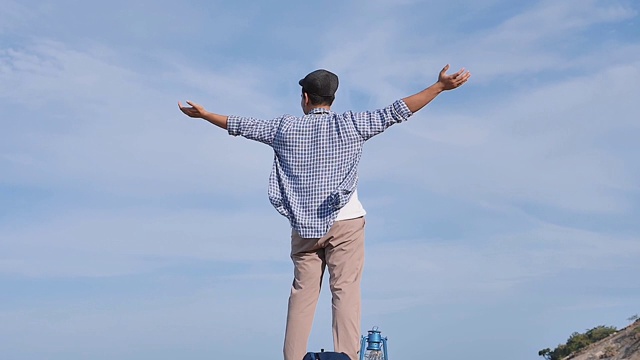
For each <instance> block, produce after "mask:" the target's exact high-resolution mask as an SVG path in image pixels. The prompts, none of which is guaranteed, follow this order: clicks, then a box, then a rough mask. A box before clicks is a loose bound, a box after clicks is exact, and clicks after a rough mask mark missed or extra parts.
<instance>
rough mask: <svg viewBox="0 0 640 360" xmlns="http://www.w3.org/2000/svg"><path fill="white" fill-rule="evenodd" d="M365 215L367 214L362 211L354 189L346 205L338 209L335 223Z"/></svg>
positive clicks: (356, 191)
mask: <svg viewBox="0 0 640 360" xmlns="http://www.w3.org/2000/svg"><path fill="white" fill-rule="evenodd" d="M366 213H367V212H366V211H364V208H363V207H362V204H361V203H360V200H358V189H356V190H354V191H353V194H352V195H351V198H350V199H349V201H348V202H347V204H346V205H345V206H344V207H343V208H342V209H340V212H339V213H338V217H336V221H340V220H349V219H355V218H359V217H361V216H365V215H366Z"/></svg>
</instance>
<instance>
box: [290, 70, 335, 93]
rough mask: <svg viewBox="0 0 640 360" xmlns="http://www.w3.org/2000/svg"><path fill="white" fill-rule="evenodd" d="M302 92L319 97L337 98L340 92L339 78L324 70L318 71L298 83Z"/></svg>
mask: <svg viewBox="0 0 640 360" xmlns="http://www.w3.org/2000/svg"><path fill="white" fill-rule="evenodd" d="M298 84H300V86H302V91H304V92H306V93H309V94H316V95H319V96H335V94H336V90H338V76H337V75H336V74H334V73H332V72H331V71H327V70H324V69H320V70H316V71H314V72H311V73H309V75H307V76H305V77H304V79H302V80H300V81H299V82H298Z"/></svg>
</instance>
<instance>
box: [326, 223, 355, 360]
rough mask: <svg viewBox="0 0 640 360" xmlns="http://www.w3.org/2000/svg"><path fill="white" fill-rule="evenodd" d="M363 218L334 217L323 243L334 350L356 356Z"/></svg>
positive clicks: (353, 359) (351, 356)
mask: <svg viewBox="0 0 640 360" xmlns="http://www.w3.org/2000/svg"><path fill="white" fill-rule="evenodd" d="M364 226H365V220H364V218H362V217H361V218H357V219H349V220H342V221H337V222H336V223H335V224H334V225H333V227H332V229H331V231H330V234H331V235H332V236H331V237H330V238H329V242H328V244H326V245H325V259H326V262H327V267H328V269H329V275H330V281H329V283H330V286H331V295H332V299H331V303H332V315H333V343H334V348H335V351H336V352H344V353H346V354H347V355H348V356H349V357H350V358H351V359H352V360H357V359H358V352H359V350H360V318H361V307H360V280H361V278H362V269H363V267H364Z"/></svg>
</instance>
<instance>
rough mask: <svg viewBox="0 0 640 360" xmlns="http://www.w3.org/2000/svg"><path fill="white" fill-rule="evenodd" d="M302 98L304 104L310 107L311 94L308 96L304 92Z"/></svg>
mask: <svg viewBox="0 0 640 360" xmlns="http://www.w3.org/2000/svg"><path fill="white" fill-rule="evenodd" d="M302 97H303V98H304V104H305V105H309V94H307V93H306V92H303V93H302Z"/></svg>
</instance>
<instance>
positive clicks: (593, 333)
mask: <svg viewBox="0 0 640 360" xmlns="http://www.w3.org/2000/svg"><path fill="white" fill-rule="evenodd" d="M627 320H628V321H631V322H632V323H634V324H636V323H640V317H638V315H633V316H631V317H630V318H628V319H627ZM617 331H618V330H617V329H616V328H615V327H613V326H604V325H600V326H596V327H594V328H593V329H590V330H587V331H586V332H585V333H578V332H574V333H573V334H571V336H570V337H569V339H567V342H566V343H564V344H560V345H558V347H556V348H555V349H553V350H551V349H549V348H546V349H542V350H540V351H538V355H539V356H542V357H544V358H545V359H546V360H561V359H563V358H565V357H567V356H569V355H571V354H573V353H575V352H578V351H580V350H582V349H584V348H586V347H587V346H589V345H591V344H593V343H596V342H598V341H600V340H602V339H604V338H606V337H608V336H609V335H611V334H614V333H616V332H617ZM638 336H640V326H639V327H636V328H634V329H633V338H634V339H635V338H637V337H638ZM609 347H611V346H609ZM606 350H608V348H605V354H604V355H605V357H607V356H606V355H607V354H606Z"/></svg>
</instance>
